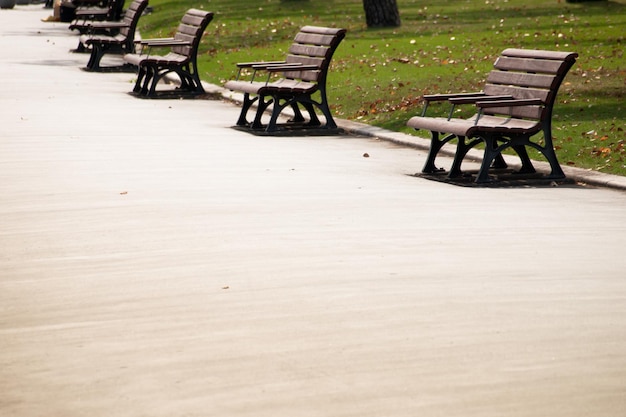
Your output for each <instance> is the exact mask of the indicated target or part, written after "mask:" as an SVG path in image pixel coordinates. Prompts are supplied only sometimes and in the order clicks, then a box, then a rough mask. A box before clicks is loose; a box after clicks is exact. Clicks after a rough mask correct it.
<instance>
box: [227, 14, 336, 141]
mask: <svg viewBox="0 0 626 417" xmlns="http://www.w3.org/2000/svg"><path fill="white" fill-rule="evenodd" d="M345 35H346V30H345V29H335V28H326V27H317V26H304V27H303V28H302V29H300V32H299V33H298V34H297V35H296V37H295V39H294V43H293V44H292V45H291V47H290V48H289V51H288V54H287V57H286V59H285V60H284V61H271V62H245V63H239V64H237V67H238V68H239V72H238V74H237V79H236V80H231V81H228V82H226V83H225V84H224V87H225V88H227V89H229V90H232V91H236V92H241V93H243V94H244V100H243V104H242V109H241V113H240V115H239V119H238V120H237V125H238V126H249V127H251V128H252V129H265V131H267V132H274V131H276V130H277V119H278V116H279V115H280V113H281V112H282V111H283V110H284V109H285V108H286V107H291V108H292V109H293V111H294V113H295V116H294V118H293V119H292V121H294V122H304V117H303V116H302V113H301V111H300V109H299V107H298V105H302V106H303V107H304V108H305V109H306V110H307V112H308V113H309V122H308V124H307V125H308V126H321V122H320V120H319V118H318V117H317V115H316V114H315V108H318V109H319V110H320V111H321V112H322V114H323V115H324V118H325V119H326V124H325V125H324V126H323V127H324V128H333V129H334V128H336V127H337V124H336V123H335V121H334V119H333V117H332V114H331V112H330V108H329V106H328V98H327V90H326V77H327V75H328V68H329V66H330V61H331V59H332V56H333V54H334V52H335V50H336V49H337V46H339V43H340V42H341V41H342V40H343V38H344V37H345ZM246 71H250V72H252V78H251V79H250V80H242V79H241V76H242V75H243V73H244V72H246ZM259 71H264V72H266V73H267V78H266V80H265V81H255V76H256V73H257V72H259ZM275 73H282V77H281V78H280V79H277V80H272V79H271V76H272V74H275ZM316 93H319V98H318V99H317V100H316V99H315V98H314V97H316ZM257 101H258V104H257V111H256V115H255V117H254V120H253V122H252V123H249V122H248V120H247V114H248V110H249V109H250V107H251V106H252V104H254V103H255V102H257ZM272 103H273V108H272V114H271V116H270V120H269V123H268V124H267V125H265V126H264V125H263V124H262V122H261V118H262V116H263V113H264V112H265V110H266V109H267V107H268V106H269V105H270V104H272Z"/></svg>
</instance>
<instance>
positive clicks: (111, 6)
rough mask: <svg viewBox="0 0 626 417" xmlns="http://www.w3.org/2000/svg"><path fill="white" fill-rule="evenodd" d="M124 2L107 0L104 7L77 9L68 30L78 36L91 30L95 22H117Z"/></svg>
mask: <svg viewBox="0 0 626 417" xmlns="http://www.w3.org/2000/svg"><path fill="white" fill-rule="evenodd" d="M124 3H125V1H124V0H108V2H107V5H106V7H78V8H77V9H76V19H75V20H74V21H72V22H71V23H70V25H69V29H70V30H77V31H78V32H79V33H80V34H84V33H87V32H88V31H89V30H90V29H93V26H92V23H93V22H95V21H103V20H104V21H112V22H115V21H118V20H120V19H121V16H122V11H123V9H124Z"/></svg>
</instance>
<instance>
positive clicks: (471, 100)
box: [407, 48, 578, 183]
mask: <svg viewBox="0 0 626 417" xmlns="http://www.w3.org/2000/svg"><path fill="white" fill-rule="evenodd" d="M577 57H578V54H576V53H571V52H554V51H542V50H527V49H513V48H511V49H506V50H504V51H503V52H502V54H501V55H500V57H499V58H498V59H497V60H496V62H495V64H494V69H493V70H492V71H491V72H490V73H489V75H488V76H487V80H486V84H485V86H484V89H483V91H481V92H479V93H461V94H434V95H426V96H424V100H425V106H424V109H423V111H422V115H421V116H416V117H412V118H411V119H409V121H408V122H407V125H408V126H410V127H413V128H415V129H426V130H430V131H431V143H430V150H429V153H428V157H427V160H426V163H425V165H424V168H423V170H422V172H424V173H436V172H443V170H441V169H438V168H437V167H436V166H435V158H436V157H437V154H438V153H439V151H440V150H441V148H442V147H443V145H444V144H446V143H447V142H449V141H451V140H453V139H455V138H456V139H458V144H457V147H456V152H455V156H454V161H453V163H452V167H451V168H450V171H449V173H448V176H449V177H450V178H455V177H459V176H461V175H463V173H462V171H461V163H462V162H463V159H464V158H465V156H466V155H467V152H468V151H469V150H470V149H472V148H473V147H475V146H476V145H478V144H479V143H483V144H484V146H485V151H484V155H483V159H482V164H481V167H480V169H479V171H478V174H477V176H476V179H475V182H478V183H484V182H490V181H492V179H491V178H490V176H489V170H490V168H491V167H492V163H493V167H494V168H506V163H505V162H504V159H503V158H502V151H504V150H505V149H507V148H512V149H513V150H514V151H515V152H516V153H517V154H518V155H519V157H520V159H521V161H522V166H521V169H520V170H519V172H520V173H534V172H535V168H534V167H533V165H532V163H531V161H530V158H529V156H528V153H527V150H526V147H531V148H534V149H536V150H537V151H539V152H540V153H541V154H543V156H544V157H545V158H546V159H547V160H548V162H549V163H550V167H551V173H550V174H549V175H548V176H547V178H551V179H560V178H565V174H564V173H563V170H562V169H561V167H560V165H559V162H558V160H557V157H556V153H555V151H554V147H553V143H552V127H551V125H552V109H553V106H554V102H555V100H556V95H557V91H558V89H559V87H560V85H561V82H562V81H563V79H564V78H565V75H566V74H567V72H568V71H569V69H570V68H571V67H572V65H574V63H575V62H576V58H577ZM436 101H447V102H448V103H449V104H450V105H451V109H450V113H449V116H448V117H428V116H426V110H427V109H428V105H429V103H431V102H436ZM461 104H472V105H474V106H475V107H476V111H477V113H476V114H475V115H474V116H472V117H470V118H468V119H460V118H453V117H452V115H453V113H454V111H455V107H456V106H457V105H461ZM540 132H543V137H542V138H541V139H540V141H532V140H531V137H533V136H534V135H536V134H538V133H540ZM440 134H444V137H443V138H440ZM541 140H542V141H543V144H541Z"/></svg>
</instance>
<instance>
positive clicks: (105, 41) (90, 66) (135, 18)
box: [80, 0, 148, 71]
mask: <svg viewBox="0 0 626 417" xmlns="http://www.w3.org/2000/svg"><path fill="white" fill-rule="evenodd" d="M147 6H148V0H133V2H132V3H131V4H130V6H128V9H127V10H126V13H125V14H124V18H123V19H122V20H121V21H119V22H108V21H103V22H92V23H90V25H89V30H88V32H89V33H87V34H85V35H81V36H80V43H81V44H82V45H84V46H85V47H91V56H90V57H89V62H88V63H87V66H86V68H85V69H87V70H89V71H101V70H102V68H101V67H100V60H101V59H102V57H103V56H104V55H105V54H119V55H123V54H127V53H133V52H135V30H136V29H137V23H138V22H139V18H140V17H141V15H142V13H143V11H144V9H145V8H146V7H147ZM106 31H118V33H117V34H115V35H113V34H112V33H111V34H103V32H105V33H106Z"/></svg>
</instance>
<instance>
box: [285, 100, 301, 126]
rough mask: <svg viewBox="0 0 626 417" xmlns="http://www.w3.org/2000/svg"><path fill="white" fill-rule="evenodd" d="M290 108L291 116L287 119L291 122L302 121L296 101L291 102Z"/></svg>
mask: <svg viewBox="0 0 626 417" xmlns="http://www.w3.org/2000/svg"><path fill="white" fill-rule="evenodd" d="M291 108H292V109H293V118H291V119H290V120H289V121H290V122H292V123H302V122H304V116H303V115H302V112H301V111H300V107H298V103H291Z"/></svg>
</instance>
